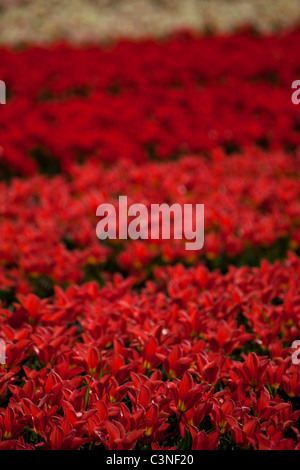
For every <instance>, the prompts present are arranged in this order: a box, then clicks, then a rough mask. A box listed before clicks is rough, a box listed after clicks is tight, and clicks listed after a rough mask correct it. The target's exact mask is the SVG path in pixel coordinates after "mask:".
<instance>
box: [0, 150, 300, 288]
mask: <svg viewBox="0 0 300 470" xmlns="http://www.w3.org/2000/svg"><path fill="white" fill-rule="evenodd" d="M299 176H300V165H299V159H298V158H296V159H295V158H294V157H293V156H291V155H287V154H284V153H282V152H277V153H272V154H271V155H270V154H268V153H265V152H262V151H261V150H257V149H256V150H255V149H252V150H251V149H249V150H248V151H245V152H244V154H235V155H230V156H225V154H224V152H223V151H221V150H218V151H214V152H213V154H212V157H211V158H210V159H207V160H204V159H199V157H182V158H181V159H180V160H177V161H175V162H174V161H170V162H161V163H153V162H149V163H147V164H145V165H143V167H137V166H135V165H132V163H131V162H129V161H120V162H118V163H116V165H114V166H113V167H109V168H105V166H103V165H99V164H98V163H87V164H85V165H84V166H78V165H76V166H74V165H73V167H72V168H70V176H69V177H68V178H66V177H64V176H61V175H60V176H57V177H54V178H51V179H48V178H47V177H45V176H41V175H37V176H35V177H33V178H30V179H25V180H22V179H16V178H15V179H13V180H12V181H11V182H8V183H5V182H3V183H1V185H0V201H1V206H0V211H1V212H0V213H1V216H2V217H3V222H2V236H1V239H0V254H1V260H2V266H1V267H0V274H1V284H2V287H1V290H3V291H7V290H10V289H15V290H16V292H19V293H28V292H30V291H32V289H36V292H37V293H38V292H39V290H38V289H40V288H41V276H42V280H43V282H44V283H46V285H48V287H49V289H51V286H52V285H53V284H56V283H57V284H63V285H68V284H69V283H73V282H77V283H78V282H82V281H84V280H91V279H98V280H99V274H100V272H103V271H107V270H111V266H115V268H116V269H117V270H118V271H121V272H123V273H135V274H138V275H139V277H140V280H141V281H142V280H143V279H147V277H149V270H152V268H153V266H155V265H156V264H157V263H158V262H159V263H164V264H169V263H174V262H176V261H184V262H186V263H188V264H194V263H196V262H197V261H199V260H204V261H206V262H208V263H210V264H211V266H214V267H216V266H218V267H222V268H226V267H227V265H228V263H233V262H234V261H235V262H239V263H242V262H244V263H245V262H251V261H252V263H251V264H253V263H254V262H257V261H259V259H260V258H261V257H262V256H263V255H264V254H265V255H270V258H271V259H272V257H273V258H274V256H278V255H280V256H284V255H285V254H286V251H287V249H288V248H297V247H299V246H300V186H299V182H298V181H299ZM122 194H126V195H128V204H131V203H134V202H137V201H138V202H142V203H144V204H145V205H146V206H149V205H150V204H151V203H152V202H156V203H164V202H166V201H167V202H168V203H170V204H173V203H176V202H178V201H180V203H182V204H185V203H187V204H197V203H200V202H204V203H205V232H206V233H205V243H204V248H203V250H200V251H187V250H186V249H185V240H184V239H183V240H172V239H171V240H163V239H160V240H153V239H149V240H136V241H132V240H130V239H128V240H108V242H104V241H101V242H100V241H99V240H98V239H97V237H96V226H97V218H96V208H97V206H98V204H101V203H103V202H111V203H113V204H115V205H117V203H118V198H117V196H118V195H122ZM41 253H43V256H41ZM37 283H38V285H37ZM49 289H48V290H49ZM49 293H51V291H49Z"/></svg>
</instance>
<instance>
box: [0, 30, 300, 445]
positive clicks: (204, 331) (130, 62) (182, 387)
mask: <svg viewBox="0 0 300 470" xmlns="http://www.w3.org/2000/svg"><path fill="white" fill-rule="evenodd" d="M299 45H300V30H295V31H293V32H290V33H288V34H282V35H277V36H268V37H267V36H265V37H258V36H255V35H253V34H251V33H249V32H243V33H239V34H238V35H235V36H219V37H205V38H199V37H197V36H195V35H193V34H181V35H175V36H174V37H172V38H169V39H165V40H161V41H158V40H144V41H141V42H133V41H122V42H119V43H117V44H115V45H113V46H110V47H100V46H99V47H98V46H93V47H92V46H89V47H84V48H77V47H72V46H67V45H53V46H51V47H49V48H44V47H30V48H28V49H21V50H18V51H17V50H14V51H12V50H8V49H3V48H2V49H1V50H0V77H1V79H3V80H4V81H5V82H6V84H7V91H8V96H7V104H6V105H5V106H1V116H0V126H1V130H2V133H1V182H0V223H1V237H0V339H1V342H0V353H1V352H3V351H2V350H1V348H2V346H3V344H4V345H5V355H6V356H5V361H3V362H4V363H3V364H0V450H4V449H18V450H19V449H20V450H21V449H28V450H33V449H45V450H47V449H51V450H58V449H68V450H70V449H109V450H122V449H124V450H133V449H136V450H141V449H152V450H160V449H178V450H202V449H255V450H265V449H266V450H267V449H272V450H275V449H276V450H277V449H281V450H292V449H297V450H300V434H299V413H300V411H299V397H300V386H299V383H300V382H299V379H300V369H299V365H298V364H297V361H296V362H295V361H293V360H292V355H293V352H294V353H295V352H296V353H297V351H295V349H294V348H292V344H293V342H294V341H297V340H299V336H300V331H299V330H300V307H299V306H300V302H299V300H300V258H299V255H300V252H299V248H300V185H299V177H300V164H299V142H300V140H299V139H300V137H299V109H298V108H297V106H295V105H293V104H292V102H291V94H292V93H291V91H292V90H291V83H292V82H293V81H294V80H295V79H297V74H298V73H299V70H300V69H299V63H298V50H299ZM228 51H229V52H228ZM249 57H251V58H252V57H253V58H255V60H254V59H253V60H249ZM42 61H43V66H42V67H40V68H37V67H36V64H37V63H41V62H42ZM121 195H126V196H127V198H128V204H133V203H142V204H144V205H145V206H146V207H149V206H150V205H151V204H153V203H156V204H157V203H160V204H161V203H165V202H166V203H168V204H169V205H171V204H173V203H179V204H181V205H183V204H193V205H195V204H204V206H205V224H204V228H205V240H204V247H203V249H202V250H200V251H186V249H185V240H172V239H171V240H151V239H150V240H136V241H134V240H130V239H129V240H118V239H117V240H105V241H100V240H98V238H97V236H96V226H97V222H98V218H97V217H96V209H97V207H98V206H99V205H100V204H102V203H110V204H113V205H114V206H115V207H116V208H117V206H118V197H119V196H121ZM0 355H1V354H0ZM296 355H297V354H296Z"/></svg>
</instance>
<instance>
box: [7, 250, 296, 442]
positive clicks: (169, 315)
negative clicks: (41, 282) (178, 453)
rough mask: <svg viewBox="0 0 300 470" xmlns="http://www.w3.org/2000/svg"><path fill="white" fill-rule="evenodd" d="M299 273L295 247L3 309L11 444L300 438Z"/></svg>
mask: <svg viewBox="0 0 300 470" xmlns="http://www.w3.org/2000/svg"><path fill="white" fill-rule="evenodd" d="M299 275H300V259H299V258H298V257H296V255H294V254H292V253H290V255H289V257H288V259H287V261H286V262H285V263H284V265H282V264H280V263H279V262H276V263H275V264H273V265H271V264H268V263H267V262H266V261H264V262H263V263H262V264H261V266H260V267H259V268H247V267H240V268H235V267H232V268H231V269H230V270H229V271H228V273H227V274H226V275H221V274H220V273H219V272H218V271H216V270H215V271H211V272H210V271H209V270H208V269H207V268H205V267H203V266H197V267H195V268H188V269H186V268H184V267H183V266H182V265H177V266H175V267H168V268H167V269H165V268H157V269H156V273H155V280H154V281H152V282H150V281H149V282H148V283H147V285H146V287H145V288H143V289H142V290H141V292H139V293H138V292H134V291H133V290H132V285H133V283H134V278H133V277H128V278H126V279H124V278H122V276H120V275H118V274H115V275H113V277H112V278H111V280H110V281H109V282H108V283H107V285H106V286H105V287H103V288H102V289H100V288H99V287H98V286H97V284H96V283H95V282H94V281H93V282H89V283H86V284H83V285H81V286H80V287H79V286H71V287H69V288H67V289H66V290H65V291H63V290H62V289H61V288H60V287H59V286H56V289H55V294H54V296H53V297H51V298H47V299H43V300H41V299H39V298H38V297H37V296H35V295H34V294H28V295H20V296H19V297H18V302H16V303H14V304H13V309H10V308H2V309H1V311H0V313H1V317H0V318H1V324H0V326H1V334H2V337H3V338H4V339H5V341H6V344H7V364H6V366H5V367H3V366H2V367H1V369H0V396H1V400H2V403H7V405H6V406H5V407H2V408H1V412H0V436H1V442H0V448H1V449H32V448H34V447H36V448H38V447H42V448H44V449H78V448H80V447H82V446H88V447H94V446H97V445H102V446H104V447H105V448H106V449H133V448H136V447H138V448H152V449H159V448H161V447H164V448H173V447H175V448H177V447H178V445H179V443H180V442H181V445H182V443H183V445H184V444H185V443H186V440H185V436H186V435H187V433H188V435H189V436H190V440H191V448H192V449H215V448H217V447H218V446H220V447H221V448H222V447H228V446H229V448H237V447H240V448H250V447H253V448H255V449H294V448H296V449H299V448H300V442H299V437H300V436H299V433H298V428H297V426H298V424H297V423H298V418H299V413H300V411H299V410H297V403H298V400H299V398H298V397H299V394H300V386H299V374H300V372H299V367H298V366H296V365H293V364H292V363H291V356H290V352H291V349H290V346H289V345H290V344H291V342H292V341H293V340H294V339H295V338H298V337H299V334H300V322H299V318H300V308H299V305H300V304H299V298H300V282H299V280H300V276H299ZM12 310H13V311H12ZM249 351H251V352H249ZM254 351H255V352H254ZM295 408H296V409H295ZM174 426H175V428H176V427H177V432H174Z"/></svg>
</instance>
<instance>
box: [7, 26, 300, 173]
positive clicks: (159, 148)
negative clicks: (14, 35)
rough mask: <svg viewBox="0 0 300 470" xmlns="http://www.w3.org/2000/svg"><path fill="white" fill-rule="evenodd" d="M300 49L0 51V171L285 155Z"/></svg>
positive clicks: (186, 44)
mask: <svg viewBox="0 0 300 470" xmlns="http://www.w3.org/2000/svg"><path fill="white" fill-rule="evenodd" d="M299 45H300V30H296V31H293V32H290V33H286V34H282V35H281V36H280V35H278V36H265V37H258V36H256V35H253V34H251V33H249V32H244V33H240V34H237V35H234V36H228V37H227V36H223V37H222V36H220V37H200V38H199V37H197V36H193V35H176V36H175V37H173V38H169V39H168V40H164V41H162V40H160V41H159V40H145V41H140V42H137V43H134V42H130V41H123V42H119V43H117V44H115V45H111V46H107V47H104V46H103V47H102V48H101V47H95V46H90V47H82V48H75V47H71V46H67V45H61V44H58V45H53V46H49V47H48V48H42V47H30V48H28V49H25V50H22V49H21V51H20V50H11V49H3V48H2V49H0V77H1V79H2V80H4V81H5V82H6V86H7V95H8V96H7V104H6V106H2V107H1V115H0V127H1V140H0V145H1V163H2V165H1V174H2V176H10V175H11V174H16V173H18V174H25V175H32V174H33V173H35V172H36V171H37V170H42V171H43V172H49V173H55V172H59V171H60V170H65V171H68V170H69V167H70V165H71V163H72V162H74V161H81V160H84V159H86V158H87V157H89V156H95V157H96V158H97V159H98V160H100V161H105V162H112V161H117V160H118V159H119V158H121V157H124V158H128V159H131V160H134V161H135V162H141V161H146V160H148V159H149V158H150V159H152V158H155V159H169V158H174V157H178V156H180V155H182V154H186V153H195V152H196V153H199V152H200V153H203V152H204V153H209V152H210V151H211V150H212V149H215V148H216V147H218V146H222V147H223V148H225V149H226V151H227V152H231V151H232V150H235V149H239V148H243V147H245V146H247V145H252V144H256V145H259V146H262V147H264V148H269V149H278V148H284V149H287V150H289V151H290V150H293V149H295V148H296V147H297V146H298V145H299V143H300V137H299V133H298V129H299V122H300V118H299V116H300V114H299V109H298V107H297V106H295V105H294V104H293V103H292V100H291V95H292V89H291V85H292V83H293V82H294V80H296V79H297V78H299V72H300V71H299V65H298V61H297V59H298V51H299ZM249 57H255V60H249ZM37 63H43V67H36V65H35V64H37Z"/></svg>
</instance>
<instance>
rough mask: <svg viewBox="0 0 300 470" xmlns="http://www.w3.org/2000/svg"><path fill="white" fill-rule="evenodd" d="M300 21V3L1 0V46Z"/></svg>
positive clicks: (225, 29)
mask: <svg viewBox="0 0 300 470" xmlns="http://www.w3.org/2000/svg"><path fill="white" fill-rule="evenodd" d="M299 19H300V4H299V0H272V1H270V0H269V1H265V0H85V1H84V2H83V1H82V0H72V1H70V0H52V1H51V2H48V1H47V0H0V44H22V43H30V42H38V43H45V42H49V41H53V40H59V39H66V40H69V41H71V42H75V43H82V42H91V41H92V42H93V41H98V40H111V39H114V38H118V37H131V38H134V37H142V36H164V35H166V34H169V33H171V32H173V31H176V30H180V29H194V30H197V31H203V32H207V31H210V30H212V31H217V32H229V31H234V30H236V29H237V28H239V27H242V26H244V25H251V26H253V27H255V28H256V29H257V30H259V31H266V32H268V31H274V30H277V29H279V28H289V27H291V26H293V25H295V24H296V23H298V22H299Z"/></svg>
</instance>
